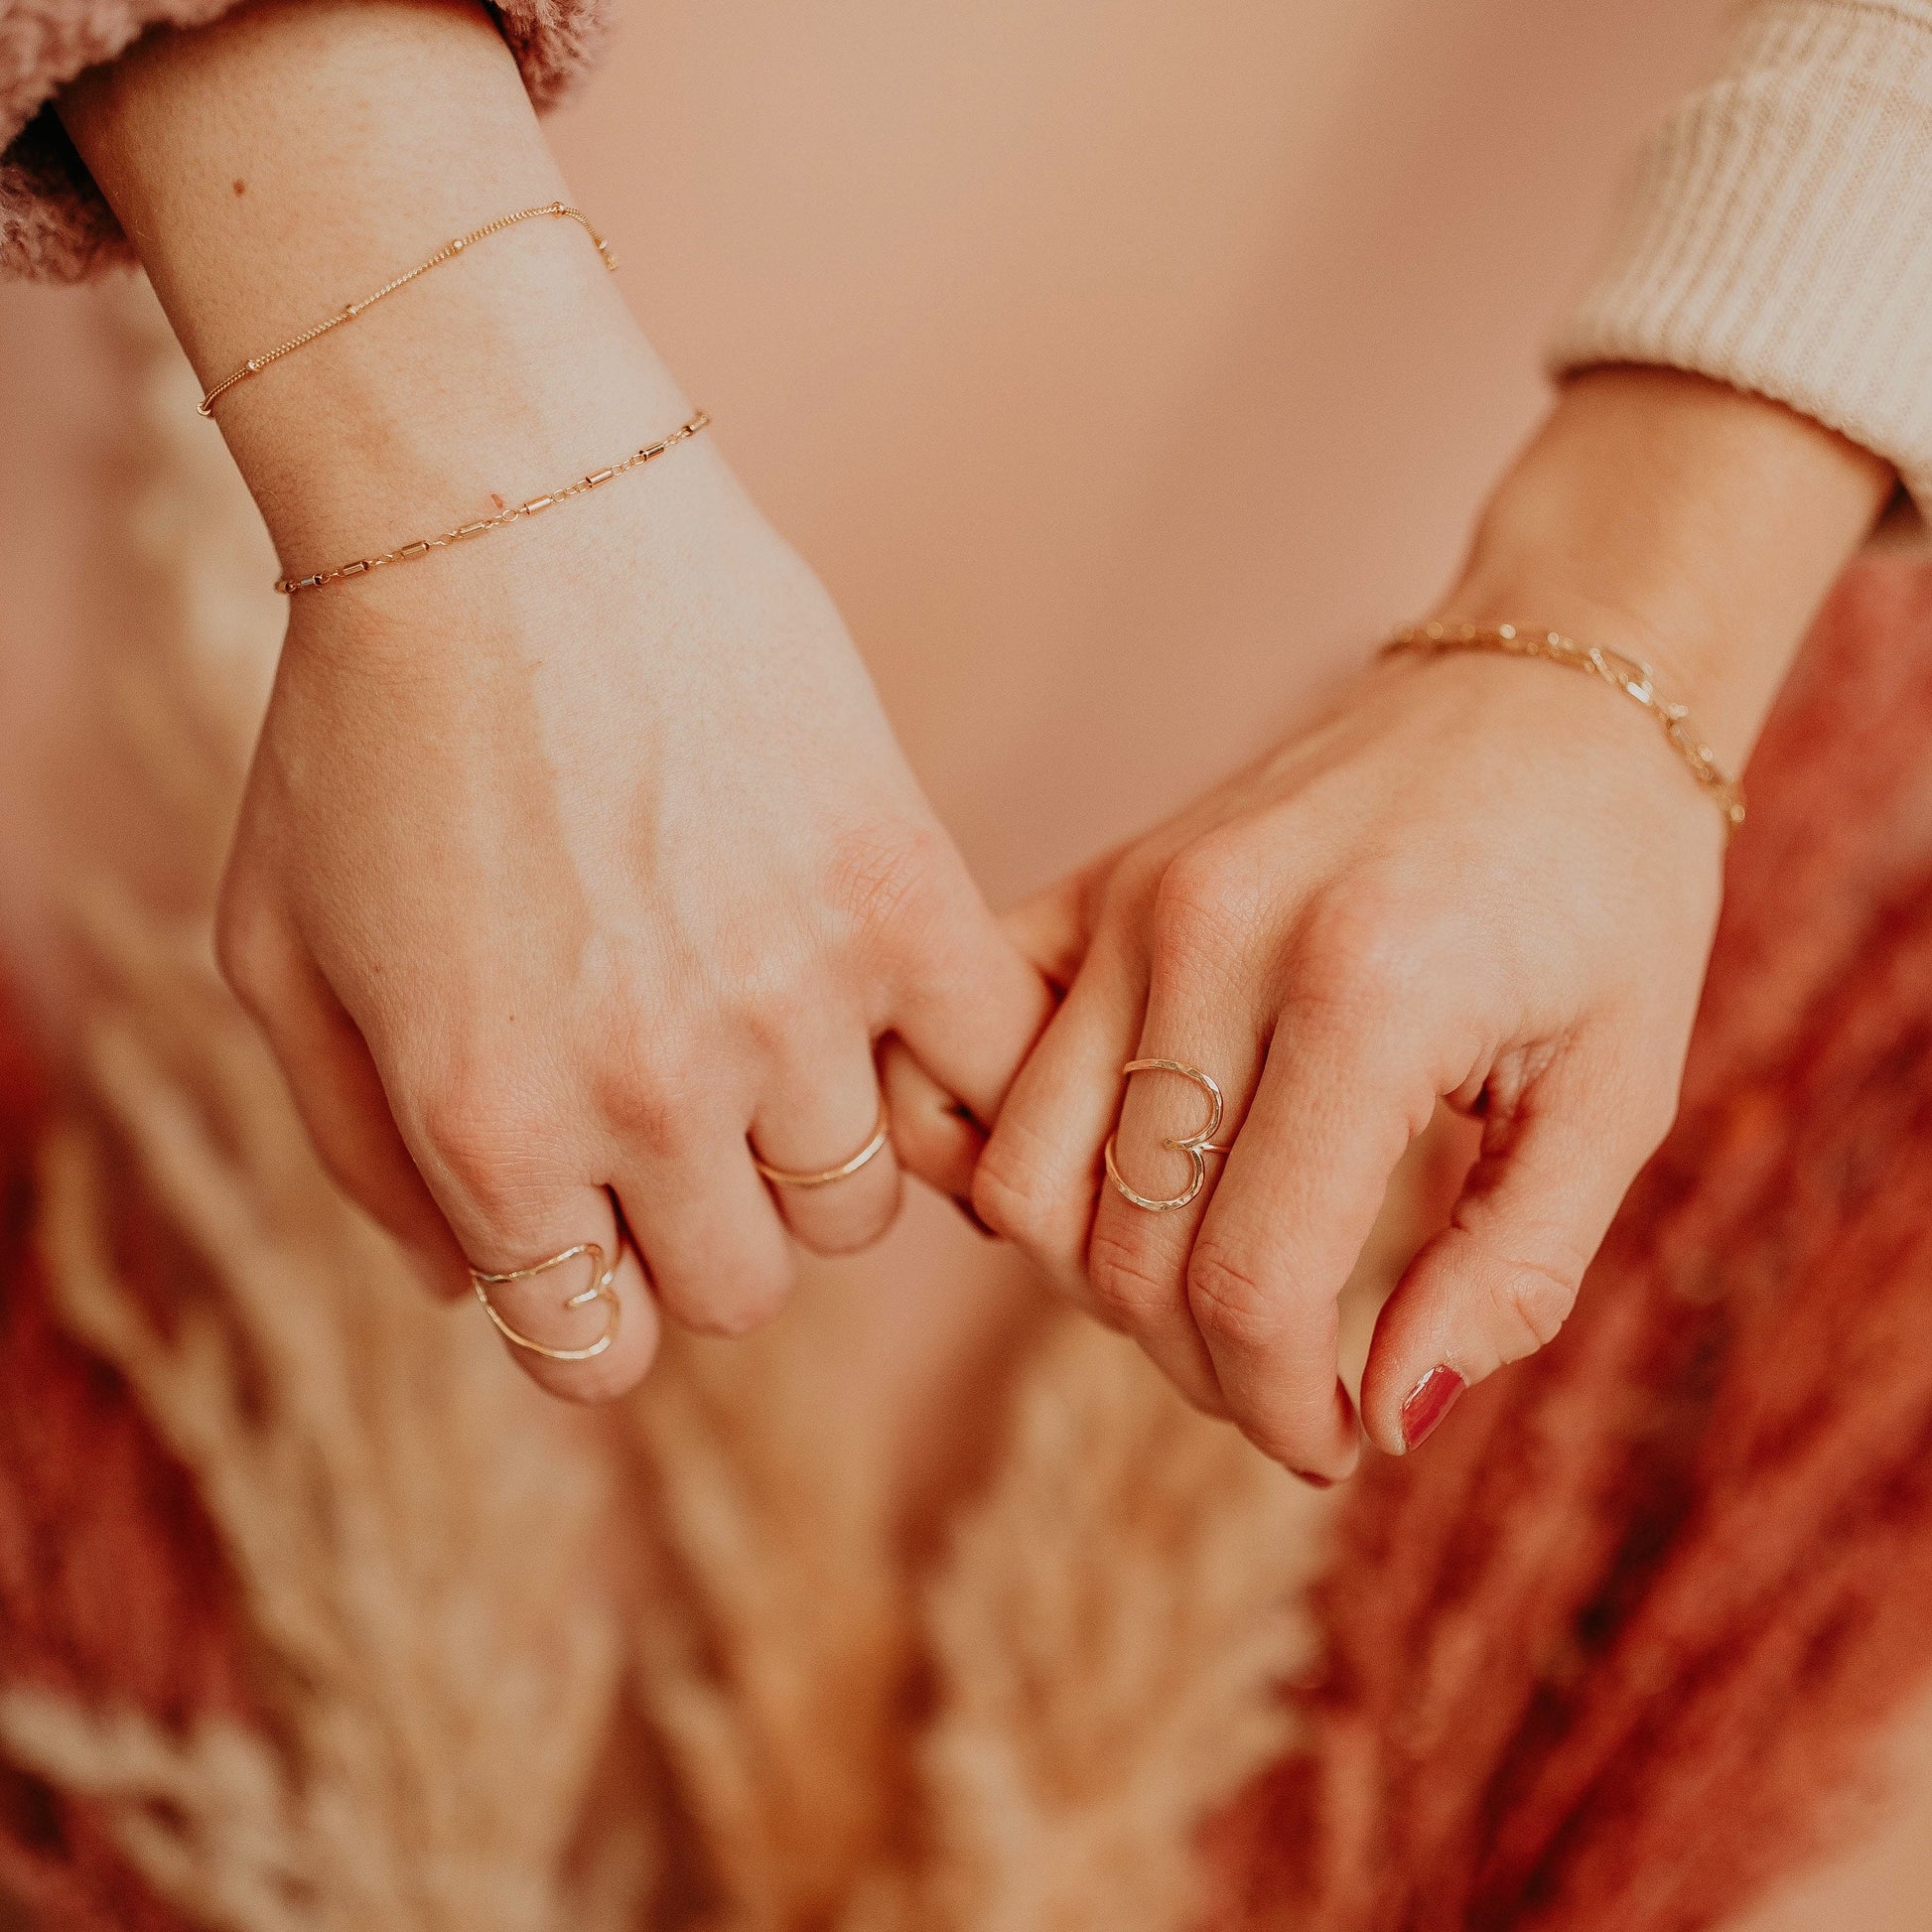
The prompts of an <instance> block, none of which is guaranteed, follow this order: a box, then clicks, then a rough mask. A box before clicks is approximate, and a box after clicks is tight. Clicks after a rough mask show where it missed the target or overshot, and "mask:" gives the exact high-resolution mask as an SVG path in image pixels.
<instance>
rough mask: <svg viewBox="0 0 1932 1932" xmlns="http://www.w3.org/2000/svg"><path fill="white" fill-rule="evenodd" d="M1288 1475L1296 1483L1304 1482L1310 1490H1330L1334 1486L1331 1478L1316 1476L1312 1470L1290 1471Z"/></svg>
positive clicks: (1333, 1480)
mask: <svg viewBox="0 0 1932 1932" xmlns="http://www.w3.org/2000/svg"><path fill="white" fill-rule="evenodd" d="M1289 1474H1290V1475H1292V1476H1294V1477H1295V1478H1296V1480H1297V1481H1300V1482H1306V1483H1307V1484H1308V1485H1309V1487H1310V1488H1311V1489H1332V1488H1333V1487H1334V1486H1335V1479H1334V1477H1333V1476H1318V1475H1316V1474H1315V1472H1314V1471H1313V1470H1312V1469H1291V1470H1289Z"/></svg>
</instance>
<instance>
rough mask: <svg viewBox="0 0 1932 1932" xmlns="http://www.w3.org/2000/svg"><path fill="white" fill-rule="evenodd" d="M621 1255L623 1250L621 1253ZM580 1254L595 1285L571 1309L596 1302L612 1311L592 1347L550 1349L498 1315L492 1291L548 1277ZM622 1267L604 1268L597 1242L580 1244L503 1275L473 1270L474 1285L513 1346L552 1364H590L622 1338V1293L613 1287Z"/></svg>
mask: <svg viewBox="0 0 1932 1932" xmlns="http://www.w3.org/2000/svg"><path fill="white" fill-rule="evenodd" d="M619 1252H620V1254H621V1252H622V1250H621V1249H620V1250H619ZM579 1255H589V1256H590V1258H591V1285H590V1287H589V1288H587V1289H585V1290H584V1291H583V1292H582V1293H581V1294H577V1295H572V1296H569V1297H567V1298H566V1300H565V1302H564V1307H565V1308H567V1309H581V1308H588V1307H589V1306H590V1304H591V1303H593V1302H602V1303H603V1304H604V1305H605V1308H606V1310H607V1311H608V1312H607V1314H606V1316H605V1322H604V1332H603V1333H602V1334H601V1335H599V1336H598V1338H597V1339H596V1340H595V1341H594V1342H592V1343H591V1345H590V1346H589V1347H588V1348H550V1347H546V1346H545V1344H544V1343H542V1342H540V1341H532V1340H531V1339H530V1337H529V1336H528V1335H525V1334H519V1333H518V1332H517V1331H516V1329H514V1328H512V1327H511V1326H510V1324H509V1323H508V1322H507V1321H505V1320H504V1319H503V1317H502V1316H501V1315H500V1314H498V1313H497V1312H496V1305H495V1303H493V1302H492V1301H491V1300H490V1299H489V1291H490V1290H491V1289H492V1288H497V1287H500V1286H501V1285H502V1284H503V1283H504V1282H527V1281H529V1280H530V1279H531V1277H532V1276H535V1275H547V1274H549V1272H550V1271H551V1269H553V1268H561V1267H562V1266H563V1265H564V1263H565V1262H567V1261H575V1260H576V1259H577V1257H578V1256H579ZM617 1276H618V1264H617V1263H616V1262H615V1261H614V1262H612V1264H611V1265H610V1267H609V1268H606V1267H605V1265H604V1250H603V1249H602V1248H601V1247H599V1246H598V1244H597V1243H596V1242H595V1241H580V1242H578V1244H577V1245H576V1247H574V1248H566V1249H565V1250H564V1251H563V1253H562V1254H560V1255H552V1256H551V1257H550V1259H549V1260H548V1261H539V1262H534V1263H532V1264H531V1266H529V1267H528V1268H512V1269H510V1270H509V1271H508V1272H507V1273H505V1274H501V1275H485V1274H484V1273H483V1271H482V1270H481V1269H478V1268H473V1269H471V1271H470V1286H471V1287H472V1288H474V1289H475V1290H476V1291H477V1300H478V1301H479V1302H481V1303H482V1304H483V1312H484V1313H485V1314H486V1315H488V1316H489V1318H490V1320H491V1321H492V1322H494V1323H495V1325H496V1332H497V1333H498V1334H499V1335H501V1336H502V1337H503V1339H504V1340H505V1341H507V1342H508V1343H510V1344H511V1346H512V1347H516V1348H523V1349H527V1350H528V1351H529V1352H530V1353H531V1354H532V1355H541V1356H543V1358H544V1359H545V1360H546V1361H552V1362H588V1361H590V1360H591V1359H592V1358H593V1357H595V1356H598V1355H601V1354H603V1353H604V1351H605V1350H606V1349H607V1348H609V1347H610V1346H611V1344H612V1343H613V1342H614V1341H616V1340H617V1338H618V1323H619V1321H620V1320H621V1319H622V1317H623V1304H622V1303H621V1302H620V1301H619V1300H618V1292H617V1290H616V1289H615V1288H613V1287H612V1286H611V1284H612V1283H613V1282H614V1281H616V1280H617Z"/></svg>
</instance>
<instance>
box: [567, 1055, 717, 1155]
mask: <svg viewBox="0 0 1932 1932" xmlns="http://www.w3.org/2000/svg"><path fill="white" fill-rule="evenodd" d="M593 1099H594V1105H595V1106H596V1109H597V1114H598V1118H599V1120H600V1121H601V1122H602V1124H603V1126H604V1129H605V1132H606V1133H607V1134H608V1135H609V1136H610V1137H611V1139H612V1140H613V1141H614V1142H615V1143H616V1144H617V1145H618V1146H620V1147H621V1148H622V1149H623V1150H624V1152H625V1154H626V1155H628V1156H630V1157H631V1158H633V1159H634V1158H642V1159H644V1160H652V1161H657V1160H669V1159H671V1158H673V1157H674V1156H675V1155H676V1154H677V1153H678V1152H679V1151H680V1150H681V1149H682V1148H683V1147H685V1146H686V1145H687V1144H688V1143H689V1141H690V1140H691V1138H692V1135H693V1133H694V1132H695V1131H696V1126H697V1123H699V1122H701V1121H705V1120H708V1119H709V1118H710V1117H711V1116H712V1115H713V1114H714V1113H715V1111H716V1068H715V1067H714V1066H709V1065H707V1064H706V1063H705V1057H704V1056H703V1055H702V1054H700V1053H699V1052H698V1051H697V1050H696V1049H695V1047H692V1046H688V1045H680V1044H676V1043H670V1042H667V1043H666V1044H664V1045H662V1046H659V1047H657V1048H655V1049H653V1050H652V1051H651V1052H650V1053H649V1054H648V1055H645V1056H641V1057H637V1058H633V1059H632V1060H631V1061H630V1063H629V1064H628V1065H622V1066H614V1067H612V1068H611V1069H609V1070H608V1071H605V1072H602V1073H600V1074H599V1076H598V1079H597V1083H596V1087H595V1089H594V1096H593Z"/></svg>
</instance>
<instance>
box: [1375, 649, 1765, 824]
mask: <svg viewBox="0 0 1932 1932" xmlns="http://www.w3.org/2000/svg"><path fill="white" fill-rule="evenodd" d="M1382 648H1383V651H1384V652H1385V653H1387V652H1391V651H1417V652H1421V653H1424V654H1428V653H1432V652H1436V651H1449V650H1499V651H1505V652H1507V653H1509V655H1511V656H1513V657H1542V658H1546V659H1548V660H1549V662H1551V663H1552V664H1563V665H1567V666H1568V667H1569V668H1570V669H1571V670H1573V671H1587V672H1588V673H1589V674H1590V675H1591V676H1592V677H1599V678H1601V679H1602V680H1603V682H1604V683H1605V684H1608V685H1613V686H1614V687H1615V688H1616V689H1617V690H1619V691H1621V692H1622V693H1623V695H1624V696H1625V697H1626V698H1632V699H1634V700H1635V701H1636V702H1637V703H1638V704H1640V705H1642V706H1643V708H1644V709H1645V710H1646V711H1647V712H1649V713H1650V715H1651V716H1652V717H1653V718H1655V719H1656V720H1657V722H1658V724H1659V725H1660V726H1661V727H1662V728H1663V733H1664V736H1665V737H1666V738H1667V739H1668V740H1669V741H1670V745H1671V749H1672V750H1673V751H1674V752H1675V753H1676V754H1677V756H1678V757H1679V758H1681V759H1683V760H1684V762H1685V763H1686V764H1687V765H1689V766H1690V768H1691V775H1692V776H1693V777H1694V778H1696V779H1697V781H1698V783H1699V784H1701V785H1702V786H1703V787H1704V788H1705V790H1706V791H1708V792H1709V793H1710V794H1711V796H1712V797H1713V798H1715V799H1716V800H1717V801H1718V809H1719V810H1720V811H1722V812H1723V813H1724V815H1725V825H1726V827H1727V828H1728V829H1729V830H1730V831H1732V832H1734V831H1735V830H1736V829H1737V827H1738V826H1740V825H1741V824H1743V822H1744V790H1743V787H1742V786H1741V785H1740V784H1738V782H1737V780H1736V779H1735V778H1733V777H1731V776H1730V775H1729V774H1728V773H1727V772H1725V769H1724V767H1723V766H1722V765H1720V764H1719V762H1718V759H1717V756H1716V754H1715V753H1714V752H1713V751H1712V750H1711V748H1710V746H1708V745H1707V744H1706V743H1705V742H1704V737H1703V734H1702V733H1701V732H1699V730H1698V728H1697V725H1696V723H1695V722H1694V721H1693V719H1692V717H1691V714H1690V712H1689V711H1688V710H1686V709H1685V707H1684V706H1683V705H1681V704H1673V703H1672V702H1671V701H1670V700H1669V699H1668V698H1666V697H1664V696H1663V695H1662V694H1661V693H1660V692H1659V691H1658V689H1657V673H1656V672H1655V671H1653V670H1652V669H1651V668H1650V666H1649V665H1648V664H1646V663H1644V662H1643V660H1642V659H1641V658H1636V657H1625V656H1624V655H1623V654H1622V652H1620V651H1614V650H1604V649H1603V648H1602V647H1601V646H1600V645H1597V644H1580V643H1578V641H1577V640H1576V639H1575V638H1574V637H1566V636H1565V635H1564V634H1563V632H1562V631H1560V630H1525V629H1522V628H1521V627H1519V626H1518V625H1516V624H1513V623H1460V622H1456V621H1440V620H1439V621H1436V622H1434V623H1423V624H1413V623H1412V624H1405V625H1404V626H1403V627H1402V629H1400V630H1398V631H1397V632H1396V633H1395V635H1394V636H1393V637H1391V638H1390V639H1389V641H1388V642H1387V643H1386V644H1384V645H1383V646H1382Z"/></svg>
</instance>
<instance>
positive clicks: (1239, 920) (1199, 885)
mask: <svg viewBox="0 0 1932 1932" xmlns="http://www.w3.org/2000/svg"><path fill="white" fill-rule="evenodd" d="M1257 899H1258V894H1257V891H1256V883H1255V876H1254V872H1253V869H1252V868H1251V867H1250V866H1248V865H1246V864H1245V863H1244V862H1243V861H1242V860H1241V859H1240V858H1239V857H1237V856H1236V855H1235V854H1234V853H1232V852H1229V851H1226V850H1224V849H1223V848H1222V847H1221V846H1219V845H1218V844H1215V843H1212V842H1209V841H1205V840H1203V841H1201V842H1200V843H1198V844H1195V845H1192V846H1189V847H1188V848H1187V850H1186V851H1184V852H1182V853H1180V854H1179V855H1178V856H1177V857H1175V858H1174V859H1173V860H1171V861H1170V862H1169V864H1168V867H1167V869H1166V871H1165V872H1163V873H1162V875H1161V883H1160V885H1159V887H1158V888H1157V889H1156V891H1155V896H1154V920H1153V931H1154V954H1155V962H1156V971H1157V972H1170V973H1175V974H1178V975H1182V976H1192V975H1194V974H1196V973H1200V972H1202V971H1207V972H1217V971H1218V972H1224V971H1226V970H1227V962H1228V961H1229V959H1230V958H1231V957H1233V956H1235V955H1237V954H1239V953H1240V952H1241V951H1242V950H1243V949H1244V947H1245V946H1246V944H1247V943H1248V942H1249V940H1250V939H1251V938H1252V937H1253V935H1254V932H1255V929H1256V925H1257V914H1258V910H1259V908H1258V903H1257Z"/></svg>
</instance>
